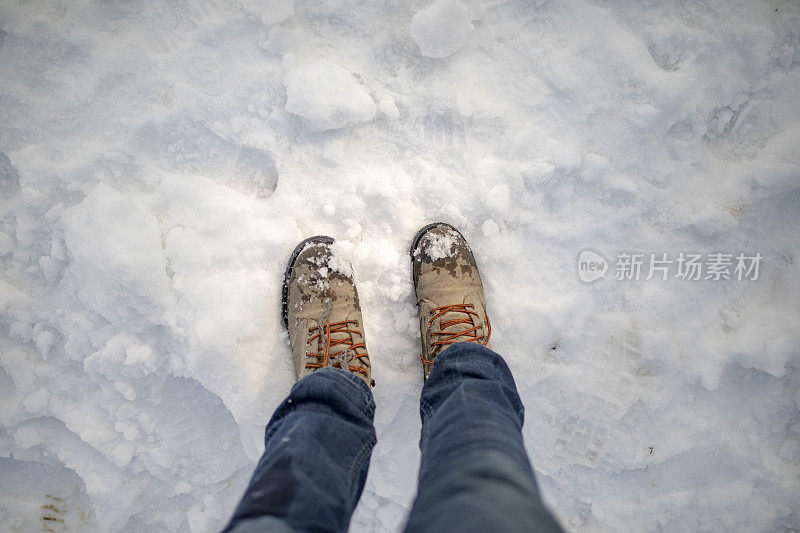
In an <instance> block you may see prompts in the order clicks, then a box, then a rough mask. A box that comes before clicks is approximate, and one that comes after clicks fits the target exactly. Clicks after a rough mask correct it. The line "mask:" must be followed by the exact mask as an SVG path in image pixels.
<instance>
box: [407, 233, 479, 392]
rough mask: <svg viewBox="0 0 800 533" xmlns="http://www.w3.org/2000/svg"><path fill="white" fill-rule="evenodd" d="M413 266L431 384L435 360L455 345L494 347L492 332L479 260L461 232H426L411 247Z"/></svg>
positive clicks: (425, 363)
mask: <svg viewBox="0 0 800 533" xmlns="http://www.w3.org/2000/svg"><path fill="white" fill-rule="evenodd" d="M411 264H412V273H413V279H414V289H415V290H416V293H417V305H418V306H419V329H420V334H421V335H422V355H421V356H420V359H422V369H423V372H424V376H425V379H428V376H430V373H431V370H432V369H433V361H434V359H435V358H436V356H437V355H438V354H439V353H441V351H442V350H444V349H445V348H447V347H448V346H450V345H451V344H453V343H456V342H476V343H478V344H482V345H484V346H489V336H490V335H491V331H492V326H491V324H490V323H489V317H488V315H487V314H486V298H485V297H484V295H483V283H481V277H480V274H478V266H477V265H476V263H475V257H474V256H473V255H472V251H471V250H470V248H469V245H468V244H467V241H466V240H465V239H464V236H463V235H461V233H459V231H458V230H457V229H456V228H454V227H453V226H451V225H449V224H445V223H443V222H437V223H434V224H430V225H428V226H425V227H423V228H422V229H420V230H419V231H418V232H417V235H416V236H415V237H414V244H413V245H412V246H411Z"/></svg>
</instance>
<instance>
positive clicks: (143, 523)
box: [0, 0, 800, 531]
mask: <svg viewBox="0 0 800 533" xmlns="http://www.w3.org/2000/svg"><path fill="white" fill-rule="evenodd" d="M0 30H1V31H0V195H1V199H0V367H1V368H2V369H0V529H1V530H3V531H5V530H12V531H13V530H20V531H32V530H41V529H42V528H43V527H44V528H50V529H52V530H61V529H64V528H66V530H68V531H72V530H91V529H93V528H94V529H99V530H103V531H108V530H126V531H160V530H165V531H213V530H215V529H218V528H220V527H221V526H222V525H223V524H224V523H225V521H226V520H227V518H228V516H229V514H230V513H231V512H232V509H233V507H234V505H235V504H236V502H237V500H238V498H239V497H240V495H241V493H242V491H243V489H244V486H245V483H246V482H247V480H248V478H249V476H250V473H251V471H252V468H253V466H254V464H255V461H256V460H257V458H258V456H259V453H260V450H261V448H262V446H263V444H262V442H261V441H262V435H263V427H264V425H265V423H266V421H267V419H268V417H269V415H270V414H271V412H272V410H273V409H274V408H275V407H276V406H277V405H278V403H279V402H280V400H281V399H282V398H283V396H284V395H285V394H286V392H287V391H288V389H289V387H290V386H291V384H292V382H293V371H292V364H291V362H290V353H289V348H288V340H287V337H286V334H285V333H284V331H283V329H282V325H281V322H280V318H279V290H280V283H281V275H282V272H283V268H284V265H285V261H286V260H287V257H288V254H289V253H290V251H291V250H292V248H293V247H294V245H295V244H296V243H297V242H298V241H299V240H300V239H302V238H304V237H308V236H310V235H314V234H320V233H322V234H329V235H331V236H334V237H336V238H337V239H338V240H339V242H340V248H341V249H342V250H343V252H344V253H345V254H346V255H347V256H348V257H349V259H350V260H351V262H352V264H353V268H354V272H355V275H356V279H357V282H358V288H359V292H360V295H361V297H362V304H363V312H364V317H365V321H366V333H367V344H368V347H369V352H370V355H371V358H372V361H373V368H374V377H375V380H376V381H377V387H376V388H375V389H374V392H375V397H376V401H377V404H378V408H377V413H376V427H377V433H378V437H379V443H378V446H377V447H376V449H375V452H374V454H373V459H372V466H371V470H370V474H369V478H368V480H367V485H366V489H365V491H364V494H363V496H362V499H361V503H360V505H359V507H358V509H357V511H356V514H355V516H354V518H353V522H352V528H351V529H352V530H353V531H394V530H396V529H397V528H398V527H399V526H400V525H402V522H403V520H404V516H405V513H406V512H407V509H408V507H409V505H410V501H411V500H412V498H413V495H414V490H415V478H416V470H417V467H418V464H419V452H418V449H417V439H418V432H419V419H418V414H417V409H418V395H419V391H420V388H421V385H422V372H421V368H420V364H419V360H418V353H419V348H418V343H419V341H418V335H419V332H418V327H417V323H416V307H415V302H414V297H413V289H412V286H411V283H410V261H409V258H408V255H407V249H408V246H409V241H410V239H411V237H412V235H413V233H414V231H415V230H416V229H417V228H418V227H419V226H421V225H423V224H425V223H428V222H431V221H435V220H445V221H449V222H451V223H453V224H455V225H456V226H458V227H459V228H461V229H462V231H463V232H464V234H465V235H466V236H467V238H468V239H469V240H470V242H471V244H472V247H473V249H474V250H475V253H476V255H477V258H478V262H479V265H480V267H481V269H482V273H483V277H484V281H485V283H486V289H487V297H488V305H489V311H490V317H491V319H492V325H493V337H492V344H493V346H494V347H495V349H497V350H498V351H499V352H500V353H501V354H502V355H504V357H505V358H506V359H507V360H508V362H509V364H510V366H511V368H512V370H513V371H514V373H515V376H516V379H517V383H518V386H519V389H520V392H521V394H522V397H523V400H524V402H525V404H526V407H527V421H526V426H525V438H526V443H527V446H528V450H529V452H530V456H531V459H532V461H533V463H534V466H535V468H536V469H537V471H538V472H539V482H540V485H541V489H542V492H543V494H544V496H545V498H546V500H547V502H548V503H549V504H550V505H551V506H552V508H553V510H554V512H555V514H556V515H557V516H558V518H559V520H560V521H561V522H562V523H563V524H564V526H565V527H566V528H567V529H569V530H575V531H608V530H617V531H652V530H669V531H692V530H702V531H707V530H715V531H728V530H734V531H772V530H779V531H785V530H788V529H798V528H800V499H798V494H800V415H799V411H798V409H799V408H800V391H799V387H800V357H798V354H799V353H800V262H799V261H798V260H799V259H800V258H798V251H800V231H798V230H800V149H798V148H800V49H799V48H798V44H800V4H798V2H796V1H779V0H769V1H759V2H753V1H750V0H738V1H728V0H718V1H703V0H682V1H681V0H676V1H666V2H665V1H647V2H638V1H633V0H607V1H601V0H590V1H585V0H549V1H548V0H538V1H531V0H508V1H482V0H470V1H466V0H465V1H464V2H463V3H462V2H459V1H457V0H439V1H437V2H436V3H433V4H432V3H431V2H429V1H428V0H425V1H421V0H412V1H410V2H404V1H400V0H391V1H383V2H376V1H370V0H363V1H361V0H295V1H294V2H292V1H291V0H267V1H265V2H262V1H257V0H198V1H192V2H187V1H176V0H169V1H162V0H138V1H133V2H124V1H113V2H105V1H103V2H100V1H96V0H77V1H73V0H47V1H39V2H23V1H21V0H2V1H0ZM585 250H592V251H593V252H594V253H596V254H598V255H597V256H596V255H593V254H591V253H590V254H588V255H586V257H588V258H590V259H593V262H595V263H597V265H598V268H600V267H601V266H602V263H603V261H604V260H607V261H608V270H607V272H606V274H605V277H603V278H600V279H598V280H596V281H594V282H592V283H587V282H583V281H581V279H580V278H579V275H578V257H579V255H580V254H581V252H583V251H585ZM625 253H628V254H635V253H641V254H646V255H644V256H643V257H642V258H641V259H643V260H644V264H643V266H642V272H641V276H640V279H639V280H638V281H636V280H635V279H629V280H620V279H617V277H635V276H632V275H631V276H627V275H628V274H633V273H632V272H630V271H623V270H621V269H622V268H623V267H624V258H625V256H624V255H623V254H625ZM651 253H653V254H656V255H655V258H656V259H658V260H661V259H663V254H667V259H668V260H671V261H677V260H678V258H679V257H680V254H681V253H683V254H691V253H694V254H700V255H701V256H702V257H701V261H702V262H701V265H702V266H703V268H704V269H705V270H703V271H702V273H701V277H702V278H703V279H700V280H686V279H682V278H681V277H680V276H679V277H676V274H678V268H679V267H682V266H683V265H678V263H677V262H675V263H672V264H669V265H667V267H668V271H666V275H667V278H668V279H667V280H666V281H665V280H663V279H662V277H663V276H662V274H663V273H664V272H665V271H663V270H655V271H654V274H655V275H654V276H652V279H649V280H647V279H646V278H647V277H648V276H649V274H650V272H649V269H650V259H651V258H650V255H649V254H651ZM715 253H723V254H732V255H733V257H732V258H726V257H723V258H722V259H731V260H732V264H731V265H729V266H728V267H726V270H727V271H729V276H730V277H731V278H733V279H730V280H726V279H719V280H714V279H713V270H708V269H710V268H713V265H712V263H716V264H717V265H718V266H719V265H720V264H722V263H721V262H720V261H715V260H714V257H713V256H710V255H709V254H715ZM740 253H741V254H745V258H750V257H755V256H756V254H760V255H761V258H762V259H761V261H760V263H759V264H758V266H759V271H758V275H757V279H753V278H755V277H756V275H755V272H754V270H752V269H750V272H749V273H748V272H747V271H745V272H744V274H745V275H744V276H741V274H742V273H743V272H742V271H741V270H739V271H738V275H739V276H738V277H743V278H745V279H742V280H737V279H736V278H737V271H736V268H735V267H736V264H737V261H736V256H737V255H738V254H740ZM598 256H600V257H599V258H598ZM751 263H752V261H751ZM656 266H664V264H660V263H659V264H657V265H656ZM749 266H752V264H751V265H749ZM587 268H588V267H587ZM707 273H709V275H712V279H704V278H705V277H706V275H707ZM583 274H587V272H583Z"/></svg>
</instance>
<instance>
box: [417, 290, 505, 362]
mask: <svg viewBox="0 0 800 533" xmlns="http://www.w3.org/2000/svg"><path fill="white" fill-rule="evenodd" d="M474 308H475V306H474V305H472V304H453V305H442V306H440V307H436V308H434V309H432V310H431V314H432V315H433V316H432V317H431V319H430V320H428V327H432V326H433V322H434V321H435V320H436V319H437V318H439V317H442V316H444V315H446V314H447V313H463V314H464V315H466V316H465V317H463V318H454V319H450V320H442V321H441V322H440V323H439V330H438V331H431V338H434V337H436V338H437V339H436V340H434V341H432V342H431V352H432V353H434V356H435V355H436V354H437V353H439V352H440V351H441V350H442V348H444V347H446V346H450V345H451V344H453V343H455V342H476V343H478V344H482V345H483V346H486V345H487V344H489V337H490V336H491V335H492V324H491V322H489V316H488V315H487V314H486V312H485V311H484V313H483V317H484V318H485V319H486V334H485V335H483V334H480V335H479V334H478V330H482V329H483V327H482V325H481V324H480V323H479V324H478V325H475V318H478V319H479V320H480V315H478V313H476V312H475V311H473V310H472V309H474ZM461 324H464V325H466V326H468V327H467V329H464V330H461V331H458V330H456V331H453V330H451V331H445V330H446V329H447V328H452V327H453V326H458V325H461ZM461 337H463V338H461ZM419 358H420V359H421V360H422V362H423V363H427V364H433V361H428V360H427V359H425V358H424V357H422V354H420V356H419Z"/></svg>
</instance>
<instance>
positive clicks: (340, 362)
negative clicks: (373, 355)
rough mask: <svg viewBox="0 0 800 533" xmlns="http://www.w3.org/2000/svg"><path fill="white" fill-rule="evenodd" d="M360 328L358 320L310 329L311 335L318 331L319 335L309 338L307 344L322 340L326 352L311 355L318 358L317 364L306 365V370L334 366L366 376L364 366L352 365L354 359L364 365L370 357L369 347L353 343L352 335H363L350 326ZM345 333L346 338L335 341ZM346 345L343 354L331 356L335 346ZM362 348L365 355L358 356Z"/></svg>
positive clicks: (329, 323) (328, 323)
mask: <svg viewBox="0 0 800 533" xmlns="http://www.w3.org/2000/svg"><path fill="white" fill-rule="evenodd" d="M351 325H352V326H354V327H358V322H357V321H356V320H344V321H342V322H325V323H324V324H322V325H321V326H317V327H316V328H309V329H308V332H309V333H314V331H317V334H316V335H314V336H312V337H309V338H308V340H307V341H306V344H309V345H310V344H311V343H312V342H314V341H315V340H318V339H321V340H323V341H324V343H325V351H324V352H323V353H309V354H308V357H316V358H317V362H316V363H306V369H309V368H314V369H316V368H323V367H326V366H332V367H335V368H341V369H343V370H344V369H347V370H350V372H358V373H359V374H363V375H364V376H366V375H367V369H366V368H364V367H363V366H353V365H351V364H350V363H351V362H352V361H353V360H354V359H357V358H358V359H361V360H362V361H361V362H362V363H364V359H369V355H368V354H367V351H366V350H367V345H366V344H364V343H363V342H360V343H358V344H356V343H354V342H353V337H352V334H354V333H355V334H359V335H360V334H361V332H360V331H359V330H356V329H350V328H348V326H351ZM340 333H343V334H345V335H346V336H345V337H344V338H341V339H334V338H333V335H334V334H340ZM339 345H344V346H345V349H344V351H342V352H339V353H337V354H331V348H333V347H334V346H339ZM359 348H362V349H363V350H364V353H362V354H356V350H357V349H359Z"/></svg>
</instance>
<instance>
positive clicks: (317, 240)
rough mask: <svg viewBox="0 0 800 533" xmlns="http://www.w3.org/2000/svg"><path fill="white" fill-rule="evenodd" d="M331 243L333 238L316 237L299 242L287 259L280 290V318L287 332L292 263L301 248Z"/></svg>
mask: <svg viewBox="0 0 800 533" xmlns="http://www.w3.org/2000/svg"><path fill="white" fill-rule="evenodd" d="M333 242H334V239H333V237H328V236H326V235H316V236H314V237H309V238H308V239H305V240H303V241H300V244H298V245H297V246H295V247H294V250H293V251H292V255H291V256H290V257H289V264H288V265H286V270H285V271H284V273H283V289H282V290H281V316H282V317H283V326H284V327H285V328H286V329H287V330H288V329H289V279H290V278H291V277H292V268H294V263H295V261H297V256H299V255H300V252H302V251H303V248H305V247H306V246H307V245H308V244H310V243H314V244H333Z"/></svg>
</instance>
